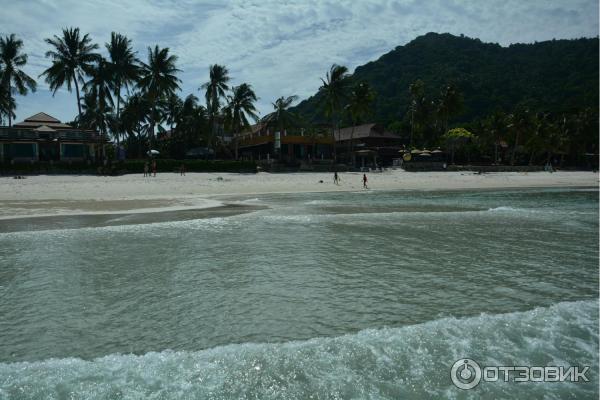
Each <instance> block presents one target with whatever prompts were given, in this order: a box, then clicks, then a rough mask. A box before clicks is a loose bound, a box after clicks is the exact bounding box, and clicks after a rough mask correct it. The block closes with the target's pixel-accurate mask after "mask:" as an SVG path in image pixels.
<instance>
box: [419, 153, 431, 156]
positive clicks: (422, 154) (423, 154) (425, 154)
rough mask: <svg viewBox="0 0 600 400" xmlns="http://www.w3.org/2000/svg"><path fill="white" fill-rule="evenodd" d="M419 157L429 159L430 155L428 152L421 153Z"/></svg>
mask: <svg viewBox="0 0 600 400" xmlns="http://www.w3.org/2000/svg"><path fill="white" fill-rule="evenodd" d="M419 155H420V156H421V157H431V153H430V152H427V153H425V152H423V153H421V154H419Z"/></svg>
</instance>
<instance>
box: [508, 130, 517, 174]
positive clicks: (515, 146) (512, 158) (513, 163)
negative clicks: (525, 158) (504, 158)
mask: <svg viewBox="0 0 600 400" xmlns="http://www.w3.org/2000/svg"><path fill="white" fill-rule="evenodd" d="M517 146H519V132H518V131H517V136H516V137H515V145H514V146H513V151H512V154H511V155H510V165H511V166H513V165H515V155H516V153H517Z"/></svg>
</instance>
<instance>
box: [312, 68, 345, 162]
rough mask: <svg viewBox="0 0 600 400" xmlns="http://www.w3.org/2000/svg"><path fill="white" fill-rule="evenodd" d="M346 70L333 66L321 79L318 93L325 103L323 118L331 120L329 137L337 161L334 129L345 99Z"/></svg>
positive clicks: (337, 125) (337, 126) (337, 124)
mask: <svg viewBox="0 0 600 400" xmlns="http://www.w3.org/2000/svg"><path fill="white" fill-rule="evenodd" d="M347 77H348V68H346V67H344V66H343V65H337V64H333V65H332V66H331V68H330V69H329V71H328V72H327V74H326V75H325V79H323V78H321V82H322V85H321V87H320V88H319V91H320V92H321V93H322V94H323V98H324V101H325V116H327V117H329V118H331V136H332V137H333V158H334V160H336V159H337V154H336V146H335V129H336V128H338V129H339V118H340V112H341V109H342V102H343V101H344V99H345V98H346V90H347V82H348V80H347V79H346V78H347Z"/></svg>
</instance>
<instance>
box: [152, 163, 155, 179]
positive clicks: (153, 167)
mask: <svg viewBox="0 0 600 400" xmlns="http://www.w3.org/2000/svg"><path fill="white" fill-rule="evenodd" d="M152 173H153V174H154V177H156V160H152Z"/></svg>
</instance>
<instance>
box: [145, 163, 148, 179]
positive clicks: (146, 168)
mask: <svg viewBox="0 0 600 400" xmlns="http://www.w3.org/2000/svg"><path fill="white" fill-rule="evenodd" d="M148 175H149V171H148V161H146V162H145V163H144V178H145V177H147V176H148Z"/></svg>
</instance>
